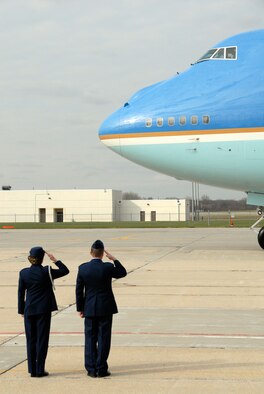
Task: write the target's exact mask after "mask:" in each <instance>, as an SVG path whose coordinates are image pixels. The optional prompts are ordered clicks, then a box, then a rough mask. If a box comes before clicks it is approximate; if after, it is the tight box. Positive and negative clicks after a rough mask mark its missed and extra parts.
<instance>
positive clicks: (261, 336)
mask: <svg viewBox="0 0 264 394" xmlns="http://www.w3.org/2000/svg"><path fill="white" fill-rule="evenodd" d="M8 335H16V336H20V337H25V333H24V332H22V333H19V332H1V333H0V336H8ZM50 335H56V336H64V335H71V336H75V335H76V336H79V335H84V332H82V331H56V332H51V333H50ZM113 335H165V336H174V337H178V338H190V337H193V338H195V337H197V338H198V337H204V338H230V339H241V338H242V339H243V338H244V339H245V338H251V339H264V334H257V335H252V334H243V333H238V334H219V333H215V334H209V333H177V332H149V331H142V332H133V331H114V332H113Z"/></svg>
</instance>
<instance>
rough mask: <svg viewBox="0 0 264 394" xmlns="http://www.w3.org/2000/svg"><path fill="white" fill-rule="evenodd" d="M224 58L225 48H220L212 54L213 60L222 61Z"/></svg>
mask: <svg viewBox="0 0 264 394" xmlns="http://www.w3.org/2000/svg"><path fill="white" fill-rule="evenodd" d="M224 57H225V48H220V49H218V51H217V52H216V53H215V54H214V56H213V59H224Z"/></svg>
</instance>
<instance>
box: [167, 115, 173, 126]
mask: <svg viewBox="0 0 264 394" xmlns="http://www.w3.org/2000/svg"><path fill="white" fill-rule="evenodd" d="M168 125H169V126H174V125H175V118H174V117H173V116H170V117H169V118H168Z"/></svg>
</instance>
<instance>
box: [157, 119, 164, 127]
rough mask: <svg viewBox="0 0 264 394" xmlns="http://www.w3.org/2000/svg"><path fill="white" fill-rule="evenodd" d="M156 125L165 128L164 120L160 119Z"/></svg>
mask: <svg viewBox="0 0 264 394" xmlns="http://www.w3.org/2000/svg"><path fill="white" fill-rule="evenodd" d="M156 123H157V126H158V127H161V126H163V118H158V119H157V122H156Z"/></svg>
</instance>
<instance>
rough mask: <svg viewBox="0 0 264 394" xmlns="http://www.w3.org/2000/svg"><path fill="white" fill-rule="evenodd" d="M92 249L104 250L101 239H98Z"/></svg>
mask: <svg viewBox="0 0 264 394" xmlns="http://www.w3.org/2000/svg"><path fill="white" fill-rule="evenodd" d="M92 249H104V244H103V242H102V241H100V239H97V241H95V242H94V243H93V244H92Z"/></svg>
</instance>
